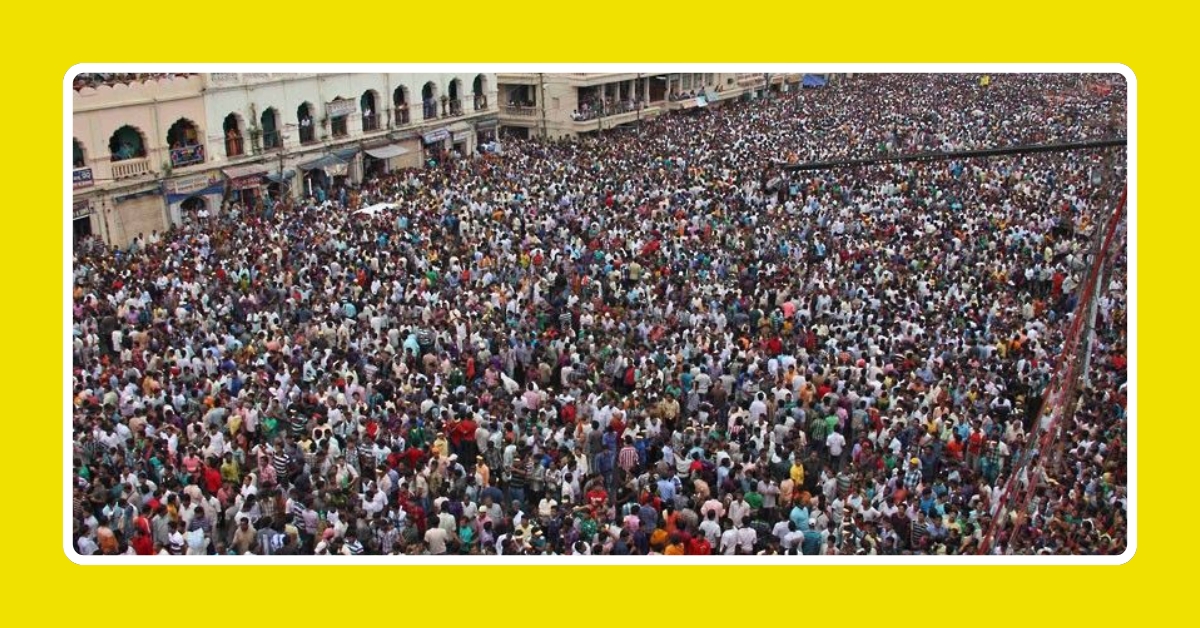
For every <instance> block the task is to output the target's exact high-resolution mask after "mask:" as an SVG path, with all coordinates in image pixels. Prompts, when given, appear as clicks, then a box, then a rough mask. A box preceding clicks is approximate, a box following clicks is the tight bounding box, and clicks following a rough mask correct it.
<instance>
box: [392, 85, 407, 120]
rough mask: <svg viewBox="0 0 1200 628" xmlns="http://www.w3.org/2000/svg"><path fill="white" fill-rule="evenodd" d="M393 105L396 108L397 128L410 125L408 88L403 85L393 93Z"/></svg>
mask: <svg viewBox="0 0 1200 628" xmlns="http://www.w3.org/2000/svg"><path fill="white" fill-rule="evenodd" d="M392 104H393V105H395V107H396V126H402V125H405V124H408V123H409V117H408V88H407V87H405V86H403V85H401V86H400V87H397V88H396V90H395V91H393V92H392Z"/></svg>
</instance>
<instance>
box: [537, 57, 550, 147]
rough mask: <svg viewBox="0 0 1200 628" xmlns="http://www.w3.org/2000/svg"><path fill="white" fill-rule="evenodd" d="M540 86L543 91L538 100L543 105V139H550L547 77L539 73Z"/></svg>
mask: <svg viewBox="0 0 1200 628" xmlns="http://www.w3.org/2000/svg"><path fill="white" fill-rule="evenodd" d="M538 84H539V85H540V86H541V90H542V93H541V94H540V95H539V96H538V100H539V101H540V102H541V104H542V139H549V135H550V133H549V131H547V130H546V75H545V74H544V73H542V72H538Z"/></svg>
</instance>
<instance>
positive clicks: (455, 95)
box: [448, 79, 463, 116]
mask: <svg viewBox="0 0 1200 628" xmlns="http://www.w3.org/2000/svg"><path fill="white" fill-rule="evenodd" d="M448 91H449V92H450V115H452V116H461V115H462V113H463V110H462V81H460V80H458V79H452V80H451V81H450V89H449V90H448Z"/></svg>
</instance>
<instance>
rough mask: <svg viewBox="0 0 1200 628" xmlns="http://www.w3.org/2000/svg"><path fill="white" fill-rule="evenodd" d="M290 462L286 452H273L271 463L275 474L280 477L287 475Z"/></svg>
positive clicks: (290, 459)
mask: <svg viewBox="0 0 1200 628" xmlns="http://www.w3.org/2000/svg"><path fill="white" fill-rule="evenodd" d="M291 462H292V458H291V456H289V455H287V452H285V451H280V452H279V453H277V454H275V459H274V460H272V461H271V464H272V465H273V466H274V467H275V475H277V476H279V477H281V478H283V477H287V468H288V464H289V463H291Z"/></svg>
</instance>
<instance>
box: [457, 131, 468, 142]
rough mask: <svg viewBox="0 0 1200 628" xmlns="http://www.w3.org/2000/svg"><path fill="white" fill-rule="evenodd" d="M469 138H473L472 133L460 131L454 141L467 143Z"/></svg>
mask: <svg viewBox="0 0 1200 628" xmlns="http://www.w3.org/2000/svg"><path fill="white" fill-rule="evenodd" d="M469 137H471V132H470V131H459V132H457V133H455V134H454V141H455V142H465V141H467V138H469Z"/></svg>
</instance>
